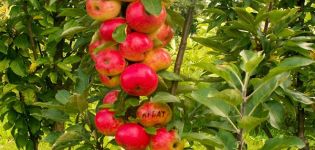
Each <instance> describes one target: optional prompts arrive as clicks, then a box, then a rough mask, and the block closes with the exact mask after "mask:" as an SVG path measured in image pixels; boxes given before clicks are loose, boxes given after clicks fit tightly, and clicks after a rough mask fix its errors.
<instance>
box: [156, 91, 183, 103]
mask: <svg viewBox="0 0 315 150" xmlns="http://www.w3.org/2000/svg"><path fill="white" fill-rule="evenodd" d="M151 101H152V102H163V103H172V102H177V103H178V102H180V100H179V98H178V97H176V96H174V95H172V94H170V93H167V92H158V93H156V94H155V95H154V96H153V97H152V100H151Z"/></svg>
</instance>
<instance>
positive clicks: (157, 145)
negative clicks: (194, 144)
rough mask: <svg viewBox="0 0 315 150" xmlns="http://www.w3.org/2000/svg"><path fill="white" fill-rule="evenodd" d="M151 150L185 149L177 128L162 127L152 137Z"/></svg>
mask: <svg viewBox="0 0 315 150" xmlns="http://www.w3.org/2000/svg"><path fill="white" fill-rule="evenodd" d="M150 147H151V150H183V149H184V144H183V143H182V142H181V141H180V140H179V138H178V135H177V134H176V132H175V130H171V131H167V129H166V128H160V129H158V130H157V131H156V134H155V135H154V136H152V137H151V143H150Z"/></svg>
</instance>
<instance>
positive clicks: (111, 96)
mask: <svg viewBox="0 0 315 150" xmlns="http://www.w3.org/2000/svg"><path fill="white" fill-rule="evenodd" d="M153 1H154V2H158V5H159V8H161V9H160V11H158V13H157V12H156V11H155V12H154V13H152V11H150V6H152V4H153V3H154V2H153ZM148 5H150V6H148ZM86 11H87V13H88V15H89V16H90V17H91V18H93V19H95V20H98V21H101V22H102V23H101V25H100V27H99V29H98V31H97V34H96V38H93V40H92V41H91V44H90V46H89V53H90V56H91V58H92V60H93V61H94V62H95V69H96V70H97V72H98V74H99V76H100V80H101V82H102V83H103V84H104V85H105V86H106V87H108V88H115V87H118V86H120V88H121V90H122V91H123V92H124V93H127V94H128V95H130V96H150V95H151V94H152V93H154V92H155V90H156V89H157V87H158V75H157V72H158V71H160V70H164V69H167V68H168V67H169V66H170V65H171V57H170V54H169V53H168V51H167V50H166V49H164V47H165V46H166V45H167V44H168V43H169V42H170V40H171V39H172V38H173V34H174V32H173V29H172V27H171V26H170V25H168V24H167V22H166V18H167V12H166V8H165V3H164V2H162V1H161V0H87V1H86ZM119 92H120V91H119V90H113V91H110V92H108V93H107V94H106V95H105V97H104V99H103V103H104V104H114V103H115V102H116V101H117V99H118V95H119ZM136 117H137V118H136V121H132V122H130V121H126V120H124V119H123V118H117V117H116V116H115V112H114V111H112V110H110V109H102V110H100V111H98V112H97V113H96V116H95V124H96V127H97V129H98V131H99V132H101V133H102V134H104V135H107V136H115V140H116V142H117V144H118V145H120V146H122V147H123V148H125V149H126V150H144V149H146V148H147V147H148V146H150V148H151V149H152V150H172V149H183V144H182V143H181V142H180V140H179V138H178V136H177V134H176V131H175V130H170V131H168V130H167V129H166V128H165V126H166V125H167V123H168V122H169V121H170V120H171V118H172V111H171V108H170V107H169V106H168V104H166V103H158V102H151V101H147V102H144V103H142V104H141V106H139V107H138V108H137V112H136ZM146 127H157V128H158V129H157V131H156V134H154V135H149V134H148V133H147V132H146V130H145V128H146Z"/></svg>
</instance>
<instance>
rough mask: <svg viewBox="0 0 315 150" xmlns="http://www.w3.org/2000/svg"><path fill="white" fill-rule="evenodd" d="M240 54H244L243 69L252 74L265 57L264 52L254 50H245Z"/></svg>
mask: <svg viewBox="0 0 315 150" xmlns="http://www.w3.org/2000/svg"><path fill="white" fill-rule="evenodd" d="M240 55H241V56H242V60H243V62H242V63H243V64H242V69H243V70H244V71H245V72H248V73H249V74H250V75H252V74H253V72H254V71H255V69H256V68H257V67H258V65H259V64H260V63H261V61H262V60H263V59H264V57H265V55H263V54H262V52H254V51H250V50H243V51H241V53H240Z"/></svg>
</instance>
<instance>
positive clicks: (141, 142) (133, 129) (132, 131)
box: [115, 123, 150, 150]
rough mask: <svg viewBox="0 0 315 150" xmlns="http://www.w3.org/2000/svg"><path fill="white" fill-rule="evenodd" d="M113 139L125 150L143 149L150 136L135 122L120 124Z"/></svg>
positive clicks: (147, 143)
mask: <svg viewBox="0 0 315 150" xmlns="http://www.w3.org/2000/svg"><path fill="white" fill-rule="evenodd" d="M115 140H116V142H117V144H118V145H120V146H122V147H123V148H125V149H126V150H145V149H146V147H147V146H148V145H149V143H150V137H149V135H148V134H147V133H146V131H145V130H144V128H143V127H142V126H140V125H138V124H135V123H127V124H124V125H122V126H120V127H119V128H118V130H117V132H116V135H115Z"/></svg>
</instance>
